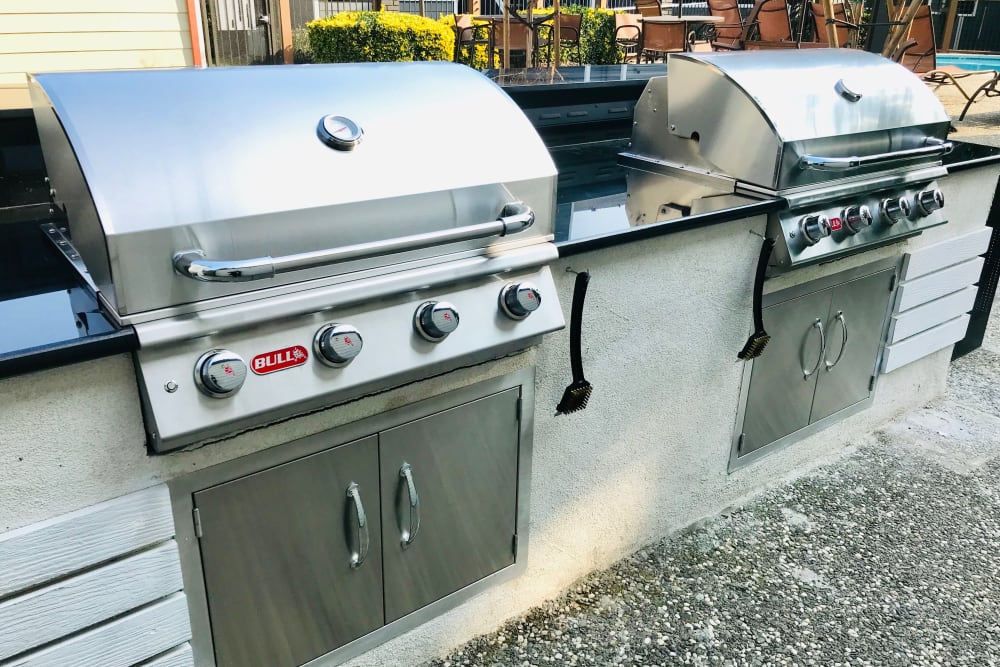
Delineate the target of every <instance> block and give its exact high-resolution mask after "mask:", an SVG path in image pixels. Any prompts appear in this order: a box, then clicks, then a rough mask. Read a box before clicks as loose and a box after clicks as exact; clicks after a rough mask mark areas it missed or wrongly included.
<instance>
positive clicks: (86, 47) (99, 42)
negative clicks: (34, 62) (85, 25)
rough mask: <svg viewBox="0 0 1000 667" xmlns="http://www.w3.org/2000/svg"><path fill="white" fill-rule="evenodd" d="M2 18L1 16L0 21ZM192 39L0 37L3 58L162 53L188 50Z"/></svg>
mask: <svg viewBox="0 0 1000 667" xmlns="http://www.w3.org/2000/svg"><path fill="white" fill-rule="evenodd" d="M2 20H3V18H2V17H0V21H2ZM190 48H191V36H190V35H189V34H188V33H187V32H181V31H179V30H161V31H158V32H154V31H149V30H145V31H139V30H137V31H133V32H66V33H60V34H52V33H47V32H27V33H21V34H19V35H4V36H3V37H2V38H0V49H3V51H2V54H3V55H17V54H21V55H24V54H33V53H74V52H77V53H79V52H89V51H107V52H114V51H161V50H163V49H168V50H170V49H173V50H179V49H190Z"/></svg>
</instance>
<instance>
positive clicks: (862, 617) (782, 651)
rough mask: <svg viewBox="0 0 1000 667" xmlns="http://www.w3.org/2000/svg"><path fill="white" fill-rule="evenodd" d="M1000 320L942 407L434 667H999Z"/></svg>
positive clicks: (956, 376) (906, 420)
mask: <svg viewBox="0 0 1000 667" xmlns="http://www.w3.org/2000/svg"><path fill="white" fill-rule="evenodd" d="M942 97H946V94H944V93H943V94H942ZM945 103H946V108H948V109H949V112H950V113H953V115H955V116H957V112H955V111H953V107H954V105H955V104H958V103H957V101H951V102H949V100H948V98H947V97H946V99H945ZM957 108H958V110H959V111H960V110H961V104H958V107H957ZM974 108H975V113H970V115H969V117H968V118H967V120H966V121H965V122H964V123H956V125H957V126H958V127H959V134H958V136H957V138H960V139H965V140H971V141H977V140H981V141H983V142H984V143H992V144H994V145H1000V140H998V138H1000V127H998V123H1000V102H996V101H991V100H987V101H986V102H984V103H979V104H977V105H976V107H974ZM998 320H1000V316H997V317H994V322H993V323H991V327H990V331H989V332H988V334H987V338H986V342H985V343H984V347H983V348H982V349H980V350H977V351H975V352H973V353H971V354H969V355H967V356H966V357H964V358H962V359H961V360H959V361H957V362H956V363H954V364H952V369H951V374H950V377H949V390H948V394H947V396H945V397H944V398H942V399H940V400H939V401H936V402H935V403H933V404H931V405H928V406H926V407H924V408H922V409H920V410H915V411H913V412H910V413H908V414H906V415H903V416H902V417H901V418H899V419H898V420H896V421H894V422H892V423H890V424H888V425H887V426H885V427H884V428H883V429H881V430H879V431H877V432H875V433H873V434H871V435H870V436H868V437H867V438H866V439H865V440H864V441H862V442H858V443H856V445H855V446H854V447H853V448H852V449H850V450H849V451H848V453H847V454H846V455H845V456H844V457H843V458H842V459H840V460H839V461H838V462H836V463H834V464H831V465H829V466H826V467H824V468H821V469H819V470H817V471H815V472H813V473H811V474H809V475H808V476H806V477H803V478H800V479H799V480H797V481H794V482H792V483H790V484H788V485H786V486H783V487H780V488H777V489H774V490H772V491H769V492H767V493H765V494H764V495H761V496H758V497H756V498H755V499H753V500H752V501H751V502H749V503H748V504H747V505H745V506H743V507H741V508H738V509H735V510H733V511H731V512H729V513H725V514H723V515H721V516H718V517H715V518H713V519H710V520H708V521H706V522H703V523H702V524H700V525H698V526H695V527H692V528H690V529H688V530H687V531H684V532H683V533H681V534H679V535H675V536H673V537H671V538H669V539H666V540H664V541H662V542H659V543H657V544H654V545H651V546H649V547H648V548H646V549H645V550H643V551H640V552H639V553H636V554H634V555H632V556H631V557H629V558H626V559H625V560H623V561H620V562H619V563H617V564H615V565H614V566H612V567H611V568H610V569H608V570H604V571H601V572H597V573H594V574H592V575H591V576H589V577H587V578H586V579H584V580H583V581H581V582H579V583H578V584H577V585H576V586H575V587H574V588H572V589H571V590H570V591H568V592H567V593H566V594H564V595H563V596H562V597H560V598H559V599H557V600H554V601H552V602H550V603H548V604H546V605H544V606H542V607H538V608H536V609H534V610H532V611H531V612H529V613H528V614H527V615H525V616H523V617H521V618H519V619H516V620H514V621H512V622H510V623H508V624H507V625H505V626H504V627H503V628H501V629H500V630H499V631H498V632H496V633H493V634H491V635H487V636H484V637H480V638H478V639H476V640H473V641H472V642H470V643H469V644H466V645H465V646H464V647H462V648H461V649H459V650H458V651H456V652H455V653H453V654H452V655H450V656H448V657H446V658H444V659H440V660H436V661H432V662H430V663H427V665H428V667H452V666H457V665H476V666H482V667H494V666H495V667H520V666H524V667H535V666H542V665H593V666H604V665H626V666H636V667H638V666H643V667H652V666H654V665H663V666H667V665H724V666H727V667H736V666H739V665H823V666H841V665H842V666H845V667H846V666H848V665H850V666H855V667H857V666H861V665H873V666H874V665H878V666H882V665H941V666H944V665H974V666H976V667H990V666H995V665H1000V386H997V383H996V378H998V377H1000V323H998Z"/></svg>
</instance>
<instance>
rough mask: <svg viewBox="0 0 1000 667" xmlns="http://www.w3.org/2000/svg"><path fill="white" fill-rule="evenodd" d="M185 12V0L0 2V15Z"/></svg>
mask: <svg viewBox="0 0 1000 667" xmlns="http://www.w3.org/2000/svg"><path fill="white" fill-rule="evenodd" d="M186 10H187V3H186V0H86V1H81V0H0V14H60V13H74V14H76V13H81V14H82V13H86V14H106V13H109V12H129V13H151V14H155V13H161V14H162V13H165V12H184V11H186ZM0 21H2V19H0Z"/></svg>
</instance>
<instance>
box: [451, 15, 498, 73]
mask: <svg viewBox="0 0 1000 667" xmlns="http://www.w3.org/2000/svg"><path fill="white" fill-rule="evenodd" d="M479 46H485V47H486V51H487V53H488V54H489V55H488V56H487V57H488V58H489V64H490V68H491V69H492V68H493V65H494V59H493V55H494V54H493V48H492V47H493V24H492V23H491V22H484V21H478V22H477V21H475V20H474V19H473V17H472V15H471V14H455V58H454V60H455V62H457V63H463V64H465V65H469V66H470V67H472V66H473V63H475V60H476V48H477V47H479Z"/></svg>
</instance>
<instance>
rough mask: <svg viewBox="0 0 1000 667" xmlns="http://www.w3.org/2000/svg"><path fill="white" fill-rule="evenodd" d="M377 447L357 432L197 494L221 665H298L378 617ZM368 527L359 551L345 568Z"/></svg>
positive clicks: (365, 628) (370, 627) (374, 623)
mask: <svg viewBox="0 0 1000 667" xmlns="http://www.w3.org/2000/svg"><path fill="white" fill-rule="evenodd" d="M376 445H377V442H376V438H375V437H370V438H364V439H362V440H359V441H357V442H352V443H350V444H346V445H343V446H341V447H337V448H335V449H332V450H329V451H326V452H321V453H319V454H314V455H312V456H308V457H306V458H303V459H299V460H297V461H293V462H291V463H286V464H284V465H281V466H277V467H275V468H271V469H268V470H264V471H262V472H259V473H256V474H253V475H249V476H247V477H243V478H241V479H237V480H234V481H232V482H228V483H225V484H221V485H219V486H215V487H212V488H210V489H206V490H204V491H200V492H198V493H196V494H194V502H195V507H197V508H198V516H199V518H200V521H201V529H202V538H201V540H200V543H201V552H202V564H203V570H204V573H205V587H206V591H207V593H208V606H209V613H210V614H211V619H212V636H213V638H214V640H215V656H216V663H217V664H218V665H220V667H221V666H223V665H227V666H228V665H239V666H240V667H258V666H259V667H281V666H284V665H301V664H303V663H305V662H307V661H309V660H311V659H313V658H315V657H317V656H319V655H322V654H324V653H326V652H328V651H330V650H331V649H333V648H335V647H337V646H339V645H340V644H343V643H346V642H348V641H350V640H352V639H354V638H355V637H359V636H361V635H363V634H365V633H367V632H370V631H372V630H374V629H376V628H378V627H379V626H381V625H382V623H383V617H382V563H381V557H380V552H381V549H380V542H381V531H380V530H379V498H378V457H377V456H376V455H375V453H374V452H375V447H376ZM352 484H356V485H357V486H356V487H352V488H356V489H358V490H359V491H358V493H359V496H358V497H360V498H361V500H362V505H361V506H362V507H363V508H364V509H365V510H367V511H366V514H367V516H366V519H367V522H368V525H367V526H359V524H358V521H357V505H356V502H355V501H354V500H353V499H349V498H348V495H347V489H348V488H349V487H351V485H352ZM366 530H367V535H368V547H367V554H366V558H365V559H364V562H363V563H362V564H361V566H360V567H352V559H354V560H356V557H355V556H354V554H357V553H358V549H359V548H361V546H362V545H360V540H359V539H358V538H359V535H360V536H364V534H365V531H366Z"/></svg>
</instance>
